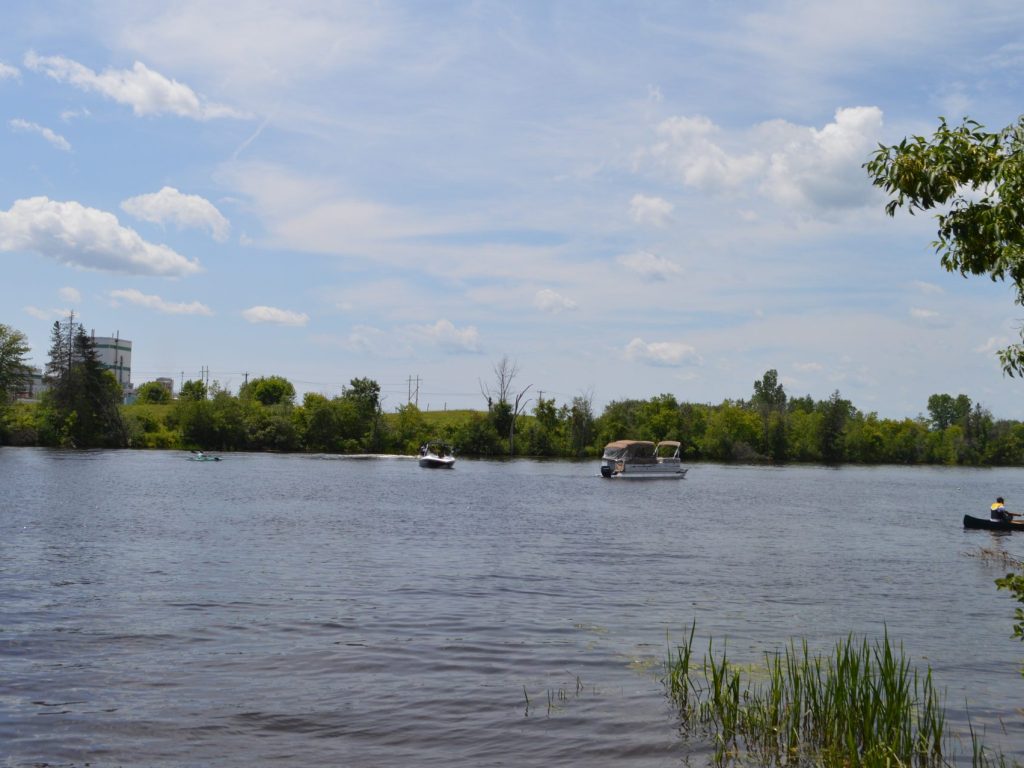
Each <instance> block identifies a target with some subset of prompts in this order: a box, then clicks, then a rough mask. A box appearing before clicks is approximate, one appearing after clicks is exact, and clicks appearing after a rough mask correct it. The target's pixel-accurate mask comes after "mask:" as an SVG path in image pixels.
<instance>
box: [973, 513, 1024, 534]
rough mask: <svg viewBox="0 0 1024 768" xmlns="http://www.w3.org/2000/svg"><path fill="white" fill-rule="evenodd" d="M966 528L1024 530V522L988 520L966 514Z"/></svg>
mask: <svg viewBox="0 0 1024 768" xmlns="http://www.w3.org/2000/svg"><path fill="white" fill-rule="evenodd" d="M964 528H975V529H977V530H982V531H1024V523H1008V522H1005V521H1002V520H988V519H986V518H984V517H972V516H971V515H964Z"/></svg>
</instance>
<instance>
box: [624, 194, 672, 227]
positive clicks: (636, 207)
mask: <svg viewBox="0 0 1024 768" xmlns="http://www.w3.org/2000/svg"><path fill="white" fill-rule="evenodd" d="M673 208H675V206H673V205H672V203H670V202H669V201H668V200H663V199H662V198H660V197H647V196H646V195H633V199H632V200H630V201H629V215H630V217H632V219H633V221H635V222H636V223H637V224H646V225H651V226H655V227H664V226H665V225H666V224H668V223H669V222H671V221H672V210H673Z"/></svg>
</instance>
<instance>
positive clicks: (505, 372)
mask: <svg viewBox="0 0 1024 768" xmlns="http://www.w3.org/2000/svg"><path fill="white" fill-rule="evenodd" d="M518 375H519V364H518V363H516V362H515V361H513V360H509V359H508V355H503V356H502V358H501V360H499V361H498V362H497V363H495V364H494V383H495V388H494V389H491V387H490V385H489V384H484V382H482V381H481V382H480V394H482V395H483V396H484V399H485V400H487V407H488V409H490V408H491V407H492V406H493V405H494V403H495V402H498V403H507V402H508V401H509V400H508V398H509V394H510V393H511V391H512V382H513V381H515V378H516V376H518Z"/></svg>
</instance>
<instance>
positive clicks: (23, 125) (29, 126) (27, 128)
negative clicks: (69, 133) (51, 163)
mask: <svg viewBox="0 0 1024 768" xmlns="http://www.w3.org/2000/svg"><path fill="white" fill-rule="evenodd" d="M8 125H10V126H11V128H12V129H13V130H15V131H21V132H22V133H38V134H39V135H40V136H42V137H43V138H44V139H46V140H47V141H48V142H50V143H51V144H52V145H53V146H55V147H56V148H57V149H62V150H64V151H65V152H70V151H71V145H70V144H69V143H68V140H67V139H65V138H64V137H63V136H61V135H60V134H59V133H54V132H53V131H52V130H50V129H49V128H46V127H44V126H42V125H39V124H38V123H30V122H29V121H28V120H22V119H20V118H15V119H13V120H10V121H9V122H8Z"/></svg>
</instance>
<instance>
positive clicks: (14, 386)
mask: <svg viewBox="0 0 1024 768" xmlns="http://www.w3.org/2000/svg"><path fill="white" fill-rule="evenodd" d="M28 352H29V346H28V340H27V339H26V338H25V334H23V333H22V332H21V331H18V330H15V329H14V328H11V327H10V326H9V325H4V324H2V323H0V405H2V404H3V403H6V402H9V401H10V399H11V398H13V397H14V395H15V394H17V392H18V391H19V390H20V389H21V387H22V386H23V385H24V384H25V382H26V381H27V380H28V378H29V376H31V375H32V371H31V369H30V368H29V367H28V363H26V362H25V356H26V355H27V354H28Z"/></svg>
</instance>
